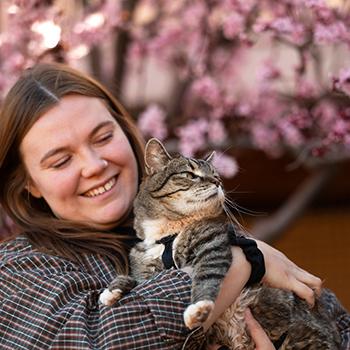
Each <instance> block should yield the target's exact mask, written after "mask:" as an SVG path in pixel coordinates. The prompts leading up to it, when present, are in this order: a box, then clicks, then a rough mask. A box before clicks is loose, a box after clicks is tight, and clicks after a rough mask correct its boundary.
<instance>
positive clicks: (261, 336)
mask: <svg viewBox="0 0 350 350" xmlns="http://www.w3.org/2000/svg"><path fill="white" fill-rule="evenodd" d="M245 322H246V324H247V327H248V331H249V333H250V335H251V337H252V338H253V340H254V343H255V350H275V347H274V345H273V344H272V342H271V340H270V339H269V337H268V336H267V334H266V333H265V331H264V330H263V329H262V327H261V326H260V324H259V323H258V321H257V320H256V319H255V318H254V317H253V315H252V313H251V312H250V310H249V309H247V310H246V313H245Z"/></svg>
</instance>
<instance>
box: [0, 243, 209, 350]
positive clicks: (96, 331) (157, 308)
mask: <svg viewBox="0 0 350 350" xmlns="http://www.w3.org/2000/svg"><path fill="white" fill-rule="evenodd" d="M0 257H1V258H0V305H1V306H0V349H1V350H6V349H11V350H12V349H23V350H24V349H26V350H28V349H60V350H62V349H70V350H75V349H81V350H83V349H96V350H107V349H109V350H110V349H123V350H125V349H169V350H170V349H171V350H174V349H185V348H186V349H199V348H200V347H201V343H202V342H203V340H204V334H203V332H201V330H200V329H197V330H196V331H193V332H192V333H190V332H189V330H188V329H186V327H185V325H184V322H183V312H184V310H185V308H186V306H187V305H188V304H189V303H190V291H191V280H190V278H189V276H188V275H187V274H186V273H184V272H183V271H178V270H167V271H164V272H162V273H161V274H159V275H157V276H156V277H154V278H153V279H151V280H149V281H146V282H145V283H143V284H141V285H139V286H137V287H136V288H134V289H133V290H132V292H130V293H129V294H128V295H126V296H125V297H124V298H122V299H121V300H120V301H119V302H118V303H117V304H116V305H115V306H114V307H107V306H102V305H100V304H99V302H98V298H99V294H100V293H101V292H102V291H103V289H104V288H106V287H107V286H108V284H109V282H111V281H112V279H113V278H114V277H115V275H116V271H115V268H114V266H113V264H112V263H111V262H110V261H109V260H108V259H104V258H103V257H101V256H94V255H86V256H84V266H81V265H78V264H75V263H73V262H71V261H68V260H66V259H63V258H60V257H55V256H51V255H47V254H43V253H41V252H38V251H35V250H34V249H32V248H31V246H30V245H29V244H28V242H27V240H26V239H25V238H23V237H20V238H17V239H15V240H13V241H11V242H8V243H3V244H1V245H0ZM189 333H190V334H189Z"/></svg>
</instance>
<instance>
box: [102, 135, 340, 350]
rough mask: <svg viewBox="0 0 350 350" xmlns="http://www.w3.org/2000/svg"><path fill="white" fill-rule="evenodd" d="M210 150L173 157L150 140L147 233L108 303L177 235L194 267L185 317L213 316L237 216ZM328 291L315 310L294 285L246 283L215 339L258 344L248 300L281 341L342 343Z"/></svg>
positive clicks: (149, 269)
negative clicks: (249, 325) (201, 155)
mask: <svg viewBox="0 0 350 350" xmlns="http://www.w3.org/2000/svg"><path fill="white" fill-rule="evenodd" d="M211 158H212V155H210V156H209V157H208V158H207V159H206V160H198V159H192V158H186V157H183V156H177V157H174V158H172V157H171V156H170V155H169V154H168V153H167V151H166V150H165V148H164V147H163V145H162V144H161V143H160V142H159V141H158V140H156V139H151V140H150V141H149V142H148V143H147V145H146V150H145V164H146V173H147V175H146V176H145V177H144V179H143V181H142V183H141V186H140V190H139V193H138V195H137V197H136V199H135V202H134V213H135V225H134V227H135V230H136V232H137V235H138V237H139V238H141V239H142V240H143V241H142V242H141V243H138V244H137V245H136V246H135V247H134V248H133V249H132V251H131V253H130V262H131V271H132V274H131V277H129V276H118V277H117V278H116V279H115V280H114V281H113V282H112V283H111V285H110V286H109V287H108V289H106V290H105V291H104V292H103V293H102V294H101V296H100V301H101V302H102V303H103V304H106V305H112V304H113V303H115V302H116V301H117V300H118V299H119V298H120V297H121V296H122V295H123V294H124V293H126V292H127V291H129V290H130V289H131V288H133V286H134V285H135V283H140V282H141V281H143V280H145V279H148V278H150V277H151V276H152V275H154V274H155V273H157V272H160V271H161V270H163V269H165V268H166V267H168V266H164V264H165V260H164V259H162V255H163V253H165V246H166V245H167V244H169V242H172V250H170V254H172V259H171V257H170V260H172V261H173V263H174V265H175V267H176V268H183V267H185V266H191V267H192V269H193V272H192V291H191V304H190V305H189V306H188V307H187V309H186V310H185V312H184V322H185V324H186V326H187V327H188V328H190V329H193V328H195V327H197V326H200V325H202V323H203V322H204V321H205V320H206V319H207V318H208V316H209V314H210V313H211V311H212V310H213V307H214V301H215V299H216V297H217V295H218V292H219V289H220V285H221V282H222V280H223V279H224V277H225V275H226V273H227V270H228V269H229V267H230V266H231V262H232V260H233V259H234V257H233V256H232V251H231V246H230V238H229V235H228V232H229V230H230V225H232V222H231V221H230V220H229V218H228V216H227V215H226V214H225V210H224V208H225V195H224V191H223V188H222V183H221V180H220V177H219V175H218V173H217V171H216V170H215V168H214V167H213V166H212V165H211V163H210V161H211ZM168 258H169V257H168ZM326 293H327V291H326V290H324V291H323V292H322V295H321V297H320V298H319V300H317V303H316V306H315V307H314V308H313V309H312V310H310V308H309V307H308V306H307V304H306V303H305V302H304V301H302V300H301V299H299V298H298V297H296V296H295V295H294V294H292V293H291V292H287V291H282V290H279V289H273V288H268V287H265V286H262V285H258V286H256V287H253V288H245V289H244V290H243V292H242V293H241V295H240V297H239V298H238V299H237V300H236V302H235V303H234V304H233V305H232V306H231V307H230V308H229V309H228V310H227V311H226V312H225V313H224V314H223V315H222V316H221V318H220V319H219V320H218V321H217V322H216V323H215V324H214V325H213V326H212V327H211V329H210V330H209V332H208V337H207V339H208V342H216V343H219V344H223V345H226V346H228V347H229V348H230V349H235V350H239V349H246V350H250V349H254V344H253V341H252V340H251V338H250V336H249V335H248V334H247V332H246V327H245V323H244V310H245V309H246V307H248V306H249V307H250V308H251V310H252V313H253V315H254V316H255V318H256V319H257V320H258V321H259V323H260V324H261V325H262V326H263V328H264V329H265V331H266V332H267V334H268V336H269V337H270V339H271V340H273V341H275V340H279V339H282V340H283V341H282V343H283V344H282V346H281V347H280V349H315V350H316V349H325V350H326V349H332V350H333V349H334V350H335V349H339V344H340V339H339V335H338V333H337V330H336V326H335V323H334V322H333V320H331V319H330V317H329V315H328V314H327V312H326V311H325V309H324V306H323V303H324V302H323V299H324V298H325V295H326Z"/></svg>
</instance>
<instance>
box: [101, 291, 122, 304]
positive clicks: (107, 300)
mask: <svg viewBox="0 0 350 350" xmlns="http://www.w3.org/2000/svg"><path fill="white" fill-rule="evenodd" d="M122 296H123V292H122V290H121V289H113V290H112V291H111V290H109V289H108V288H107V289H105V290H104V291H103V292H102V293H101V295H100V297H99V302H100V303H101V304H103V305H106V306H112V305H114V304H115V303H116V302H117V301H118V300H119V299H120V298H121V297H122Z"/></svg>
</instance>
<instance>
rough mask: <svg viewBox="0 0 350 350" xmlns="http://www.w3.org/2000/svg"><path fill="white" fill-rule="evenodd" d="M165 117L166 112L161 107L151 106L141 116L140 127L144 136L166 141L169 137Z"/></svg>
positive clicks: (139, 119)
mask: <svg viewBox="0 0 350 350" xmlns="http://www.w3.org/2000/svg"><path fill="white" fill-rule="evenodd" d="M165 117H166V115H165V111H164V110H163V109H162V108H161V107H160V106H158V105H157V104H151V105H149V106H148V107H147V109H146V110H145V111H144V112H143V113H141V114H140V116H139V118H138V126H139V128H140V130H141V132H142V133H143V134H144V135H147V136H154V137H156V138H158V139H159V140H164V139H165V138H166V137H167V135H168V132H167V128H166V126H165Z"/></svg>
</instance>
